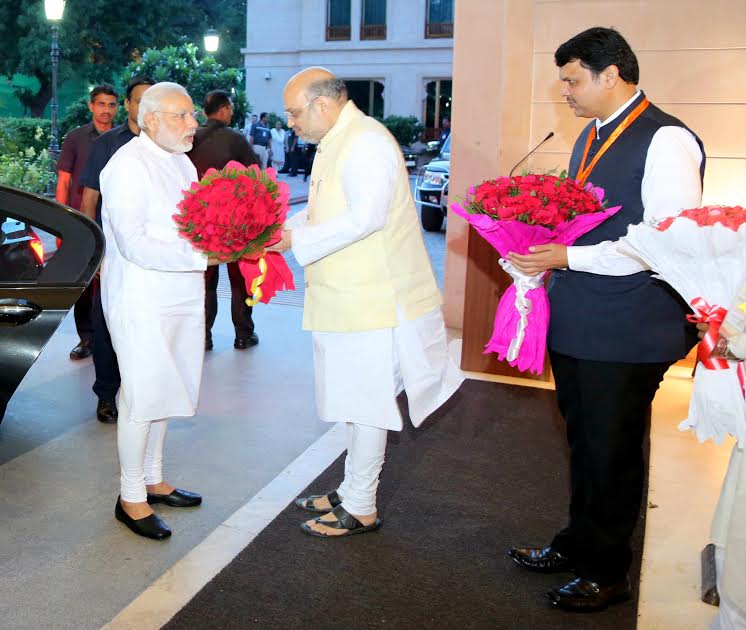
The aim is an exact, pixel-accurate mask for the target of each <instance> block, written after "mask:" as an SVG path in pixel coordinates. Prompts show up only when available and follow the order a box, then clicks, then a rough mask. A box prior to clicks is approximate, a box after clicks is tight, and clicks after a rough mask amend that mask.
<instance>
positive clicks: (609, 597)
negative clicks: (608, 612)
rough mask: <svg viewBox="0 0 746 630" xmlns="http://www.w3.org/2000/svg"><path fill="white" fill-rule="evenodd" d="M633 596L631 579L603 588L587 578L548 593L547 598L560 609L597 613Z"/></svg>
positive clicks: (577, 579) (626, 578)
mask: <svg viewBox="0 0 746 630" xmlns="http://www.w3.org/2000/svg"><path fill="white" fill-rule="evenodd" d="M631 596H632V586H631V585H630V583H629V578H628V577H625V578H624V579H623V580H622V581H621V582H617V583H616V584H611V585H609V586H601V585H599V584H596V582H591V581H590V580H586V579H585V578H575V579H574V580H572V581H570V582H568V583H567V584H565V585H564V586H560V587H559V588H552V589H550V590H548V591H547V597H548V598H549V601H551V602H552V604H554V605H555V606H557V607H558V608H562V609H564V610H571V611H574V612H597V611H599V610H604V609H605V608H606V607H608V606H610V605H611V604H617V603H619V602H623V601H626V600H628V599H629V598H630V597H631Z"/></svg>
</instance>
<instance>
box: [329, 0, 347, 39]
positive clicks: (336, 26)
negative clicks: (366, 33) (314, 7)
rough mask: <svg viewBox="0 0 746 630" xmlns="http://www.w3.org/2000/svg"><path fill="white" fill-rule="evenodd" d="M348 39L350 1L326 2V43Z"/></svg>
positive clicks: (331, 0)
mask: <svg viewBox="0 0 746 630" xmlns="http://www.w3.org/2000/svg"><path fill="white" fill-rule="evenodd" d="M348 39H350V0H327V5H326V41H328V42H333V41H339V40H348Z"/></svg>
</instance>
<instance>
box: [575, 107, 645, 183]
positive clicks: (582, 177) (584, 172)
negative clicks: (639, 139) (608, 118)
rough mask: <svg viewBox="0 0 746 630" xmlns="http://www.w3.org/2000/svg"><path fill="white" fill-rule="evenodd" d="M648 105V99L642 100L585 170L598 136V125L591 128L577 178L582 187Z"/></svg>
mask: <svg viewBox="0 0 746 630" xmlns="http://www.w3.org/2000/svg"><path fill="white" fill-rule="evenodd" d="M648 105H650V101H649V100H648V99H647V98H644V99H642V101H640V104H639V105H638V106H637V107H635V108H634V109H633V110H632V111H631V112H630V113H629V114H627V117H626V118H625V119H624V120H623V121H622V123H621V124H620V125H619V126H618V127H617V128H616V129H614V131H613V132H612V134H611V135H610V136H609V137H608V139H607V140H606V142H604V143H603V145H602V146H601V148H600V149H599V150H598V153H596V155H595V156H594V158H593V160H591V163H590V164H589V165H588V168H585V160H586V158H587V157H588V151H589V149H590V148H591V143H592V142H593V138H594V137H595V135H596V125H593V127H591V128H590V130H589V131H588V138H587V139H586V141H585V151H583V161H582V162H581V163H580V169H579V170H578V176H577V177H576V179H577V181H578V183H579V184H580V185H581V186H585V182H586V180H587V179H588V175H590V174H591V171H592V170H593V167H594V166H596V162H598V160H599V159H600V158H601V156H602V155H603V154H604V153H606V150H607V149H608V148H609V147H610V146H611V145H612V144H614V142H615V141H616V139H617V138H618V137H619V136H621V135H622V132H623V131H624V130H625V129H626V128H627V127H629V126H630V125H631V124H632V123H633V122H635V120H637V119H638V118H639V116H640V114H642V112H644V111H645V110H646V109H647V108H648Z"/></svg>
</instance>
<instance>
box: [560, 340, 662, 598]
mask: <svg viewBox="0 0 746 630" xmlns="http://www.w3.org/2000/svg"><path fill="white" fill-rule="evenodd" d="M550 360H551V363H552V370H553V371H554V377H555V382H556V386H557V402H558V404H559V408H560V412H561V413H562V416H563V417H564V419H565V422H566V424H567V441H568V443H569V445H570V492H571V497H570V522H569V525H568V526H567V527H566V528H565V529H563V530H562V531H561V532H559V533H558V534H557V535H556V536H555V538H554V540H553V541H552V547H554V548H555V549H557V550H558V551H559V552H560V553H562V554H564V555H566V556H568V557H569V558H571V560H572V561H573V564H574V566H575V571H576V574H577V575H578V576H579V577H583V578H587V579H590V580H593V581H594V582H598V583H600V584H612V583H615V582H618V581H620V580H621V579H623V578H624V576H625V575H626V574H627V571H628V570H629V567H630V564H631V561H632V551H631V549H630V538H631V537H632V531H633V530H634V528H635V525H636V523H637V519H638V518H639V514H640V501H641V499H642V491H643V484H644V479H645V472H646V471H645V463H644V459H643V441H644V439H645V435H646V433H647V432H648V430H649V427H650V405H651V403H652V402H653V397H654V396H655V392H656V391H657V390H658V387H659V385H660V382H661V381H662V380H663V375H664V374H665V373H666V370H667V369H668V368H669V367H670V365H671V362H668V363H607V362H602V361H586V360H583V359H575V358H573V357H568V356H566V355H562V354H557V353H551V352H550Z"/></svg>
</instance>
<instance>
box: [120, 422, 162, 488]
mask: <svg viewBox="0 0 746 630" xmlns="http://www.w3.org/2000/svg"><path fill="white" fill-rule="evenodd" d="M167 428H168V420H167V419H163V420H154V421H151V422H132V421H123V422H119V423H118V424H117V450H118V451H119V466H120V469H121V477H120V484H121V495H122V500H123V501H127V502H128V503H144V502H145V501H147V499H148V493H147V490H146V488H145V486H146V485H155V484H157V483H161V481H163V444H164V442H165V440H166V429H167Z"/></svg>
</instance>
